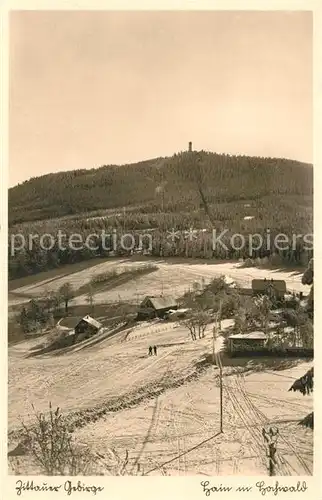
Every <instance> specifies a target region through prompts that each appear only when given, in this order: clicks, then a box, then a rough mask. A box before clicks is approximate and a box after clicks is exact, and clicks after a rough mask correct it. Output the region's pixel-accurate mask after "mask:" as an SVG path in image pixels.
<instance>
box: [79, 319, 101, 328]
mask: <svg viewBox="0 0 322 500" xmlns="http://www.w3.org/2000/svg"><path fill="white" fill-rule="evenodd" d="M81 321H85V322H86V323H88V324H89V325H91V326H94V327H95V328H97V329H98V330H99V329H100V328H102V323H100V322H99V321H97V320H96V319H94V318H92V317H91V316H89V315H87V316H84V318H82V320H81Z"/></svg>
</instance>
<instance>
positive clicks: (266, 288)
mask: <svg viewBox="0 0 322 500" xmlns="http://www.w3.org/2000/svg"><path fill="white" fill-rule="evenodd" d="M252 291H253V295H267V296H268V297H270V298H272V299H274V298H275V299H280V300H281V299H284V296H285V294H286V291H287V290H286V283H285V281H284V280H274V279H266V278H264V279H262V280H261V279H254V280H253V281H252Z"/></svg>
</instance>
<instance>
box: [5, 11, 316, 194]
mask: <svg viewBox="0 0 322 500" xmlns="http://www.w3.org/2000/svg"><path fill="white" fill-rule="evenodd" d="M312 36H313V33H312V15H311V14H310V13H309V12H307V13H305V12H289V13H286V12H236V11H235V12H215V11H212V12H107V11H104V12H77V11H76V12H66V11H65V12H54V11H53V12H48V11H47V12H37V11H29V12H27V11H26V12H14V13H11V20H10V128H9V133H10V141H9V164H10V165H9V177H10V185H11V186H12V185H15V184H17V183H18V182H21V181H23V180H26V179H28V178H29V177H34V176H38V175H43V174H45V173H49V172H56V171H60V170H72V169H78V168H92V167H97V166H101V165H103V164H111V163H116V164H122V163H128V162H135V161H139V160H143V159H148V158H154V157H157V156H168V155H172V154H173V153H174V152H177V151H182V150H184V149H186V148H187V147H188V142H189V141H192V142H193V146H194V149H206V150H210V151H217V152H225V153H244V154H249V155H260V156H278V157H287V158H293V159H296V160H301V161H307V162H312V157H313V151H312V141H313V124H312V120H313V106H312V94H313V92H312V67H313V62H312Z"/></svg>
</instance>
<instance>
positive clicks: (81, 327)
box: [74, 315, 102, 341]
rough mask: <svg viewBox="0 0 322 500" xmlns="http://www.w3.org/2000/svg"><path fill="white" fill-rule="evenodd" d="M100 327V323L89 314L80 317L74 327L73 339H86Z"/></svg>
mask: <svg viewBox="0 0 322 500" xmlns="http://www.w3.org/2000/svg"><path fill="white" fill-rule="evenodd" d="M101 328H102V324H101V323H100V322H99V321H97V320H96V319H94V318H92V317H91V316H89V315H87V316H84V317H83V318H81V319H80V320H79V321H78V322H77V324H76V325H75V328H74V334H75V339H77V341H80V340H83V339H86V338H89V337H91V336H92V335H95V334H96V333H97V332H98V331H99V330H100V329H101Z"/></svg>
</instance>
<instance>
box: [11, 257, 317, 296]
mask: <svg viewBox="0 0 322 500" xmlns="http://www.w3.org/2000/svg"><path fill="white" fill-rule="evenodd" d="M148 262H149V261H148V260H147V261H143V262H137V261H131V260H130V259H128V260H126V259H124V260H118V261H116V260H113V261H106V262H103V263H102V264H98V265H97V266H94V267H91V268H89V269H84V270H83V271H79V272H77V273H72V274H69V275H62V276H61V277H59V276H58V277H57V278H56V279H54V280H46V281H43V282H38V283H37V284H32V285H28V286H25V287H21V288H18V289H15V290H12V292H13V293H19V294H22V295H21V296H19V297H18V296H13V295H10V297H9V306H11V305H14V304H18V303H19V301H21V302H23V301H25V300H26V299H24V297H23V294H24V293H26V294H28V295H32V296H35V297H41V296H42V295H43V294H44V293H45V292H46V291H49V290H53V291H55V290H57V289H58V288H59V287H60V286H61V285H62V284H63V283H66V282H70V283H71V284H72V286H73V287H74V288H75V290H77V289H78V288H80V287H81V286H83V285H85V284H86V283H89V281H90V280H91V278H92V277H93V276H94V275H95V274H100V273H103V272H105V271H113V270H114V269H117V270H118V272H122V271H123V270H128V269H131V268H133V267H134V268H137V267H139V266H146V264H147V263H148ZM152 262H153V264H155V265H156V266H157V267H158V270H156V271H154V272H152V273H150V274H147V275H144V276H141V277H139V278H136V279H133V280H131V281H128V282H127V283H124V284H122V285H119V286H116V287H115V288H113V290H108V291H106V292H104V291H103V292H100V293H97V294H95V302H96V303H97V304H98V303H111V302H118V301H120V300H122V301H130V302H137V301H139V300H141V299H142V298H143V297H145V296H146V295H149V294H153V295H155V294H162V293H163V294H171V295H174V296H176V297H180V296H181V295H182V294H183V293H184V292H185V291H187V290H188V288H189V287H191V286H192V284H193V282H194V281H199V282H200V281H201V280H203V279H204V280H205V281H206V282H207V281H209V280H211V279H212V278H214V277H216V276H220V275H226V276H229V277H231V278H232V279H233V280H235V281H236V282H237V283H238V284H239V285H243V286H248V287H250V286H251V281H252V279H254V278H267V279H270V278H275V279H284V280H285V281H286V284H287V287H288V288H289V289H290V290H292V291H293V290H294V291H296V292H299V291H303V292H307V291H308V287H306V286H304V285H302V283H301V274H298V273H294V272H284V271H276V270H265V269H257V268H241V267H240V265H239V264H233V263H231V262H227V263H220V264H215V263H214V264H202V263H200V264H199V263H197V264H196V263H193V264H190V263H189V261H188V260H187V263H173V262H171V263H169V262H167V261H166V260H160V261H155V260H153V261H152ZM72 303H73V304H74V305H81V304H86V295H80V296H78V297H76V298H75V299H74V300H73V302H72Z"/></svg>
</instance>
